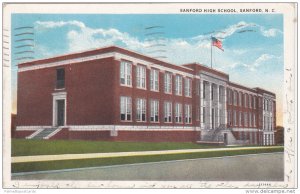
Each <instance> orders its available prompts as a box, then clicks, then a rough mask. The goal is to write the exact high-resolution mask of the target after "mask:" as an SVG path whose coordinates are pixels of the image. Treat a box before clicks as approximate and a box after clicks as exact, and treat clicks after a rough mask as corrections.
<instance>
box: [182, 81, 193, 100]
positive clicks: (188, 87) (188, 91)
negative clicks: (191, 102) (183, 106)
mask: <svg viewBox="0 0 300 194" xmlns="http://www.w3.org/2000/svg"><path fill="white" fill-rule="evenodd" d="M184 95H185V96H188V97H192V80H191V79H189V78H185V79H184Z"/></svg>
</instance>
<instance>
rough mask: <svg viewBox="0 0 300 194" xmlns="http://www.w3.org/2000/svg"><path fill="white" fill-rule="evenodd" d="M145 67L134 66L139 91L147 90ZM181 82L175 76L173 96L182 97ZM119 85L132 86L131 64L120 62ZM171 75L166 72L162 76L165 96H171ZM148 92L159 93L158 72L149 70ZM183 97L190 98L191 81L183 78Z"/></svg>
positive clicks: (179, 76) (177, 76)
mask: <svg viewBox="0 0 300 194" xmlns="http://www.w3.org/2000/svg"><path fill="white" fill-rule="evenodd" d="M146 77H147V76H146V67H145V66H143V65H137V66H136V87H137V88H140V89H147V86H146V80H147V79H146ZM182 81H183V77H182V76H181V75H176V76H175V88H174V92H175V95H178V96H181V95H182V93H183V92H182V89H183V87H182ZM120 83H121V85H123V86H132V63H131V62H128V61H121V65H120ZM172 83H173V82H172V73H170V72H166V73H165V75H164V91H165V93H167V94H172ZM150 90H151V91H156V92H158V91H159V70H157V69H151V70H150ZM184 95H185V96H187V97H192V80H191V79H190V78H184Z"/></svg>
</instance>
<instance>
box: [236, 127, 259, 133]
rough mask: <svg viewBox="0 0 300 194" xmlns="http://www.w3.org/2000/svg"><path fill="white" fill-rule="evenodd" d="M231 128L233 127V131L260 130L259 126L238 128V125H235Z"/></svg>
mask: <svg viewBox="0 0 300 194" xmlns="http://www.w3.org/2000/svg"><path fill="white" fill-rule="evenodd" d="M231 129H232V131H253V132H256V131H259V130H260V129H258V128H238V127H233V128H231Z"/></svg>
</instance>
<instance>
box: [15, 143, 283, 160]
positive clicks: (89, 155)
mask: <svg viewBox="0 0 300 194" xmlns="http://www.w3.org/2000/svg"><path fill="white" fill-rule="evenodd" d="M271 148H282V146H268V147H263V146H262V147H238V148H210V149H183V150H160V151H137V152H111V153H87V154H60V155H36V156H15V157H12V160H11V162H12V163H22V162H44V161H56V160H78V159H91V158H113V157H126V156H151V155H163V154H186V153H201V152H217V151H234V150H259V149H271Z"/></svg>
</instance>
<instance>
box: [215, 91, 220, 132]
mask: <svg viewBox="0 0 300 194" xmlns="http://www.w3.org/2000/svg"><path fill="white" fill-rule="evenodd" d="M219 91H220V85H217V92H216V93H217V94H216V96H217V114H218V118H217V122H216V127H219V125H220V111H219V110H220V108H219Z"/></svg>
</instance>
